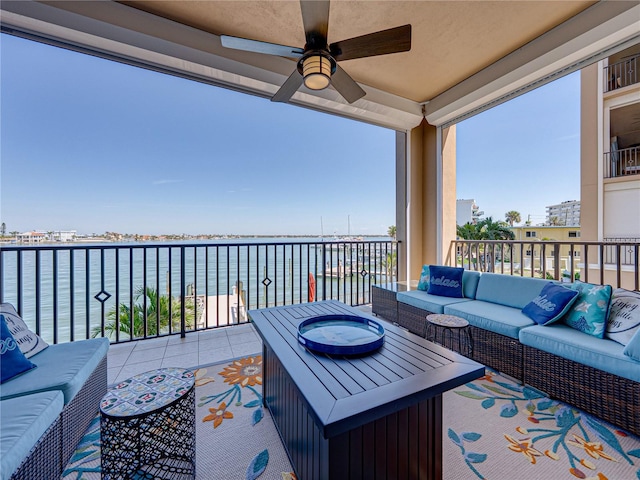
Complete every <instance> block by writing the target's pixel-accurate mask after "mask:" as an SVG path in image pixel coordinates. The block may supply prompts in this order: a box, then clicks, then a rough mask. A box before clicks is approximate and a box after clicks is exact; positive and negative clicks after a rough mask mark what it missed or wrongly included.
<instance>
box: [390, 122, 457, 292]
mask: <svg viewBox="0 0 640 480" xmlns="http://www.w3.org/2000/svg"><path fill="white" fill-rule="evenodd" d="M399 135H400V134H399ZM402 135H403V138H404V139H405V145H404V147H402V146H401V145H400V144H399V142H398V144H397V152H398V155H397V161H398V164H399V163H400V161H401V160H400V159H401V157H402V160H403V161H404V172H402V173H404V176H403V178H402V179H401V178H400V177H398V178H397V180H398V182H397V183H398V185H397V190H396V195H397V196H396V199H397V202H396V205H397V206H398V212H397V227H398V240H399V241H400V242H401V244H400V258H401V259H402V260H401V262H402V263H403V264H404V265H403V267H404V266H406V267H405V268H404V269H400V272H402V273H401V274H400V275H399V278H400V279H412V280H416V279H418V278H419V276H420V270H421V269H422V265H423V264H425V263H433V264H443V263H447V264H448V263H449V251H450V245H451V241H452V240H454V239H455V232H456V161H455V160H456V159H455V156H456V130H455V126H452V127H449V128H446V129H438V128H436V127H434V126H433V125H429V124H428V123H427V122H426V120H425V121H423V122H422V123H421V124H420V125H419V126H417V127H416V128H414V129H413V130H411V131H410V132H407V133H406V134H402ZM398 138H400V137H398ZM401 151H402V152H403V155H400V152H401ZM400 170H401V169H400V168H398V169H397V170H396V171H397V173H399V174H400V173H401V171H400ZM400 219H403V220H404V222H405V224H404V225H403V224H402V222H401V221H400Z"/></svg>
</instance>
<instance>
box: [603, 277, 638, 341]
mask: <svg viewBox="0 0 640 480" xmlns="http://www.w3.org/2000/svg"><path fill="white" fill-rule="evenodd" d="M637 331H640V292H632V291H630V290H625V289H624V288H616V289H615V290H614V291H613V294H612V295H611V307H610V308H609V319H608V320H607V330H606V332H605V333H604V336H605V337H607V338H610V339H611V340H614V341H616V342H618V343H621V344H622V345H627V344H628V343H629V341H630V340H631V338H632V337H633V336H634V334H635V333H636V332H637Z"/></svg>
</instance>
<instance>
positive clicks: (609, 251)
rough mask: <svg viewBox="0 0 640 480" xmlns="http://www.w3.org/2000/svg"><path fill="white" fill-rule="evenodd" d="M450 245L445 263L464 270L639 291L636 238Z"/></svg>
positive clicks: (639, 257)
mask: <svg viewBox="0 0 640 480" xmlns="http://www.w3.org/2000/svg"><path fill="white" fill-rule="evenodd" d="M451 246H452V252H451V256H450V258H451V261H450V264H451V265H457V266H462V267H464V268H466V269H469V270H476V271H481V272H494V273H504V274H509V275H520V276H527V277H538V278H547V279H550V280H559V281H564V282H573V281H574V280H578V279H579V280H582V281H584V282H590V283H599V284H608V285H612V286H613V287H614V288H617V287H621V288H626V289H629V290H638V289H640V239H637V238H628V239H617V240H616V241H607V242H580V241H578V242H556V241H520V240H512V241H500V240H455V241H453V242H452V244H451ZM454 259H455V260H454Z"/></svg>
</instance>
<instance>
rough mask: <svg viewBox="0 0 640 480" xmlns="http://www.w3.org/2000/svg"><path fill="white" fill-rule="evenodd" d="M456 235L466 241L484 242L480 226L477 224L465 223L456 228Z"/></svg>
mask: <svg viewBox="0 0 640 480" xmlns="http://www.w3.org/2000/svg"><path fill="white" fill-rule="evenodd" d="M456 233H457V234H458V236H459V237H460V238H462V239H464V240H482V237H481V232H480V227H479V224H477V223H469V222H467V223H465V224H464V225H462V226H461V225H458V226H456Z"/></svg>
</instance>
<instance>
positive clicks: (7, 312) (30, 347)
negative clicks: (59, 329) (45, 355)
mask: <svg viewBox="0 0 640 480" xmlns="http://www.w3.org/2000/svg"><path fill="white" fill-rule="evenodd" d="M0 313H1V314H2V315H4V319H5V321H6V322H7V327H9V331H10V332H11V335H12V336H13V338H14V339H15V341H16V343H17V344H18V347H19V348H20V351H21V352H22V353H23V354H24V356H25V357H27V358H31V357H33V356H34V355H35V354H36V353H39V352H41V351H42V350H44V349H45V348H47V347H48V346H49V344H48V343H47V342H45V341H44V340H42V338H40V337H39V336H38V335H36V334H35V333H33V332H32V331H31V330H29V327H27V324H26V323H24V320H22V318H20V315H18V312H16V309H15V308H14V306H13V305H11V304H10V303H0Z"/></svg>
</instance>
